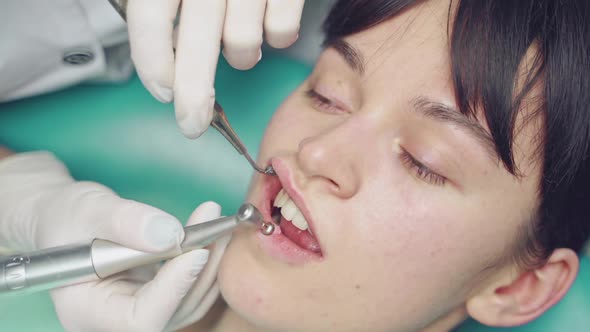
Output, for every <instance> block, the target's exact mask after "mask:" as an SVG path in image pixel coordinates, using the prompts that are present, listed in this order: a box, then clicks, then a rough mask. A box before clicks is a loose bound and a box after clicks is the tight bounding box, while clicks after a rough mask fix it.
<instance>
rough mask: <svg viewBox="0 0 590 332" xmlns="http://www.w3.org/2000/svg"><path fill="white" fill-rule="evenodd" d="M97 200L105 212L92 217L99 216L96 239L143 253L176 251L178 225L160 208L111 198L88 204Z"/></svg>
mask: <svg viewBox="0 0 590 332" xmlns="http://www.w3.org/2000/svg"><path fill="white" fill-rule="evenodd" d="M100 201H102V202H104V203H107V201H108V203H107V204H103V205H101V206H102V207H106V211H104V212H100V213H97V214H96V215H97V216H100V217H99V218H96V220H95V224H97V226H98V225H100V226H98V228H97V229H96V231H95V236H96V237H97V238H100V239H104V240H109V241H113V242H116V243H118V244H120V245H123V246H125V247H128V248H132V249H135V250H141V251H147V252H163V251H166V250H170V249H173V248H176V247H178V246H179V245H180V242H181V241H182V239H183V238H184V229H183V228H182V224H181V223H180V222H179V221H178V220H177V219H176V218H174V217H173V216H171V215H170V214H168V213H165V212H164V211H162V210H160V209H157V208H155V207H152V206H149V205H146V204H143V203H140V202H136V201H132V200H127V199H122V198H120V197H118V196H115V195H112V196H111V195H109V196H103V197H101V198H97V200H96V201H88V203H89V204H92V203H95V204H98V203H100Z"/></svg>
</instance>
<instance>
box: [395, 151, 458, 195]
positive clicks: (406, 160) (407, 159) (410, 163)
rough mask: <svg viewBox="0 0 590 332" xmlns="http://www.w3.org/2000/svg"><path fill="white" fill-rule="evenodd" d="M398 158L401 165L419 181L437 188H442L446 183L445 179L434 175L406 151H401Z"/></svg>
mask: <svg viewBox="0 0 590 332" xmlns="http://www.w3.org/2000/svg"><path fill="white" fill-rule="evenodd" d="M400 157H401V161H402V163H403V164H404V165H405V166H406V167H408V169H410V170H411V171H412V172H414V173H415V174H416V176H417V177H418V178H420V179H421V180H424V181H426V182H427V183H430V184H434V185H437V186H444V185H445V183H446V182H447V178H445V177H444V176H442V175H438V174H436V173H435V172H433V171H432V170H431V169H430V168H428V167H426V166H424V164H422V163H421V162H419V161H418V160H416V158H414V157H413V156H412V155H411V154H409V153H408V152H407V151H406V150H402V152H401V155H400Z"/></svg>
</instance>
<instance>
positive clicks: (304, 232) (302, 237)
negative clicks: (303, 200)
mask: <svg viewBox="0 0 590 332" xmlns="http://www.w3.org/2000/svg"><path fill="white" fill-rule="evenodd" d="M271 214H272V217H273V219H274V221H275V223H277V224H278V225H279V226H280V228H281V233H282V234H283V235H284V236H285V237H286V238H288V239H289V240H291V242H293V243H295V244H296V245H297V246H298V247H300V248H301V249H304V250H307V251H311V252H313V253H315V254H318V255H322V250H321V248H320V244H319V242H318V240H317V238H316V237H315V235H314V234H313V231H312V229H311V228H310V227H309V223H308V221H307V219H306V218H305V216H304V214H303V213H302V212H301V210H300V209H299V207H297V205H296V204H295V202H294V201H293V199H292V198H291V197H290V196H289V194H287V192H286V191H285V189H284V188H283V189H281V190H280V191H279V192H278V194H277V195H276V197H275V198H274V200H273V203H272V208H271Z"/></svg>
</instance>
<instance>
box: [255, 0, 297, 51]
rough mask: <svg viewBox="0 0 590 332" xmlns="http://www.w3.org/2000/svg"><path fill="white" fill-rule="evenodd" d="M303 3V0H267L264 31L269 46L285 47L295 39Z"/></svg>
mask: <svg viewBox="0 0 590 332" xmlns="http://www.w3.org/2000/svg"><path fill="white" fill-rule="evenodd" d="M304 3H305V1H304V0H268V2H267V5H266V16H265V18H264V33H265V37H266V41H267V42H268V43H269V44H270V46H272V47H275V48H285V47H289V46H291V45H292V44H293V43H294V42H295V41H297V38H298V37H299V26H300V24H301V15H302V13H303V5H304Z"/></svg>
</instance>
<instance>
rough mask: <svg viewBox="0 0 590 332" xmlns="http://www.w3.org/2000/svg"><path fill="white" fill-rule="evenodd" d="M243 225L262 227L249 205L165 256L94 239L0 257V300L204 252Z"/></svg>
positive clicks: (195, 229) (188, 234)
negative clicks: (193, 252) (81, 243)
mask: <svg viewBox="0 0 590 332" xmlns="http://www.w3.org/2000/svg"><path fill="white" fill-rule="evenodd" d="M242 224H250V225H256V226H258V227H261V228H262V230H263V231H264V229H265V227H266V226H264V225H265V224H266V223H265V222H264V218H263V216H262V214H261V213H260V211H259V210H258V209H256V207H254V205H251V204H243V205H242V206H241V207H240V209H239V210H238V212H237V213H236V214H235V215H232V216H229V217H224V218H219V219H215V220H211V221H208V222H205V223H202V224H198V225H193V226H188V227H185V228H184V232H185V238H184V241H183V242H182V243H181V244H180V249H175V250H171V251H168V252H165V253H161V254H153V253H146V252H142V251H137V250H133V249H129V248H126V247H122V246H120V245H118V244H115V243H113V242H110V241H105V240H100V239H95V240H94V241H92V243H91V244H90V245H69V246H62V247H55V248H49V249H45V250H40V251H35V252H30V253H21V254H16V255H12V256H9V257H0V296H1V295H3V294H15V293H18V294H20V293H21V292H26V293H31V292H36V291H42V290H48V289H53V288H57V287H62V286H67V285H72V284H76V283H81V282H87V281H94V280H100V279H103V278H106V277H108V276H111V275H113V274H116V273H119V272H123V271H126V270H129V269H132V268H135V267H139V266H143V265H147V264H154V263H158V262H160V261H163V260H166V259H170V258H173V257H176V256H178V255H180V254H182V253H185V252H188V251H191V250H194V249H198V248H202V247H205V246H206V245H208V244H210V243H212V242H214V241H215V240H217V239H218V238H220V237H222V236H224V235H227V234H229V233H231V232H232V231H233V230H234V229H235V228H236V227H238V226H239V225H242Z"/></svg>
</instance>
